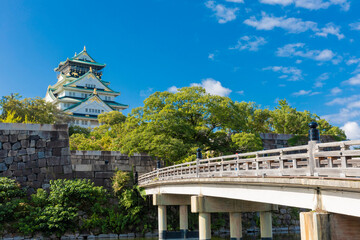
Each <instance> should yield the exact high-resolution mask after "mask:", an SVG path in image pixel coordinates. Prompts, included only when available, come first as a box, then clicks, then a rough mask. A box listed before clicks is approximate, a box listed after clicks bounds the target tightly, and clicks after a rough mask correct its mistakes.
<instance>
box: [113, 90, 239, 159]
mask: <svg viewBox="0 0 360 240" xmlns="http://www.w3.org/2000/svg"><path fill="white" fill-rule="evenodd" d="M238 115H239V114H238V113H237V112H236V107H235V105H234V102H233V101H232V100H231V99H230V98H228V97H221V96H214V95H210V94H207V93H206V92H205V90H204V89H203V88H201V87H186V88H182V89H180V91H179V92H177V93H170V92H156V93H154V94H152V95H151V96H150V97H148V98H147V99H146V100H145V102H144V107H140V108H136V109H134V110H133V111H132V112H131V114H129V116H128V117H127V119H126V121H125V123H124V125H123V128H122V131H121V134H120V136H119V137H120V147H121V150H122V151H124V152H127V153H129V154H133V153H136V152H147V153H149V154H151V155H154V156H157V157H160V158H162V159H163V160H166V161H168V162H173V161H185V160H189V159H192V158H193V157H194V156H195V151H196V149H197V148H199V147H200V148H202V149H203V150H204V151H211V152H213V153H214V154H215V155H219V154H220V153H227V152H229V150H230V149H231V146H230V143H231V138H230V137H229V136H228V133H229V129H230V127H231V126H232V125H233V120H234V119H237V118H238V117H239V116H238Z"/></svg>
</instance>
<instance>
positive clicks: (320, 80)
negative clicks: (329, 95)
mask: <svg viewBox="0 0 360 240" xmlns="http://www.w3.org/2000/svg"><path fill="white" fill-rule="evenodd" d="M328 79H329V73H323V74H321V75H320V76H319V77H318V78H317V79H316V82H315V83H314V87H315V88H321V87H323V86H324V84H325V83H324V81H326V80H328Z"/></svg>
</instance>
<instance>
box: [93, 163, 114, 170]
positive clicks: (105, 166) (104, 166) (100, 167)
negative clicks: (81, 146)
mask: <svg viewBox="0 0 360 240" xmlns="http://www.w3.org/2000/svg"><path fill="white" fill-rule="evenodd" d="M108 166H109V165H99V164H96V165H93V170H94V171H97V172H105V171H109V170H110V171H111V166H110V169H109V168H108Z"/></svg>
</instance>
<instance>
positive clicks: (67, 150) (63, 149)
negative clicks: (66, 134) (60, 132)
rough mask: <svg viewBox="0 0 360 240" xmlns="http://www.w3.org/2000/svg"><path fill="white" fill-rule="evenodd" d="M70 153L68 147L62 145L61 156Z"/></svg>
mask: <svg viewBox="0 0 360 240" xmlns="http://www.w3.org/2000/svg"><path fill="white" fill-rule="evenodd" d="M68 155H70V148H69V147H64V148H62V149H61V156H68Z"/></svg>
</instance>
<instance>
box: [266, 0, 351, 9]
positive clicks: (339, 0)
mask: <svg viewBox="0 0 360 240" xmlns="http://www.w3.org/2000/svg"><path fill="white" fill-rule="evenodd" d="M260 2H261V3H265V4H271V5H275V4H278V5H282V6H288V5H290V4H295V6H296V7H301V8H306V9H309V10H318V9H326V8H328V7H330V6H331V5H339V6H341V8H342V10H344V11H348V10H349V8H350V3H349V2H348V0H329V1H323V0H260Z"/></svg>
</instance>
